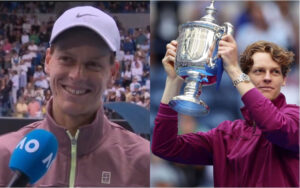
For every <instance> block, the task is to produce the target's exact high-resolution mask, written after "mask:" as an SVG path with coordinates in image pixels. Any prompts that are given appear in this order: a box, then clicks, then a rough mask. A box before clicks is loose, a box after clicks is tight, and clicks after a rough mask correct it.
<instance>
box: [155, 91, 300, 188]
mask: <svg viewBox="0 0 300 188" xmlns="http://www.w3.org/2000/svg"><path fill="white" fill-rule="evenodd" d="M242 101H243V102H244V104H245V107H243V108H242V109H241V110H242V113H243V116H244V118H245V120H242V119H239V120H235V121H233V122H232V121H224V122H223V123H221V124H220V125H219V126H218V127H217V128H215V129H212V130H210V131H209V132H207V133H204V132H197V133H189V134H185V135H180V136H179V135H177V132H178V129H177V113H176V112H175V111H173V110H172V109H171V108H169V107H168V106H167V105H165V104H161V105H160V108H159V112H158V114H157V117H156V120H155V125H156V126H155V128H154V133H153V141H152V152H153V153H154V154H156V155H158V156H160V157H162V158H164V159H167V160H170V161H174V162H179V163H185V164H195V165H196V164H197V165H213V166H214V186H232V187H236V186H260V187H261V186H269V187H275V186H282V187H291V186H292V187H299V106H296V105H289V104H286V101H285V97H284V95H283V94H280V95H279V96H278V97H277V98H276V99H275V100H273V101H272V102H271V101H270V100H269V99H267V98H265V97H264V96H263V95H262V94H261V93H260V92H259V91H258V90H257V89H256V88H254V89H251V90H250V91H248V92H247V93H246V94H245V95H243V97H242Z"/></svg>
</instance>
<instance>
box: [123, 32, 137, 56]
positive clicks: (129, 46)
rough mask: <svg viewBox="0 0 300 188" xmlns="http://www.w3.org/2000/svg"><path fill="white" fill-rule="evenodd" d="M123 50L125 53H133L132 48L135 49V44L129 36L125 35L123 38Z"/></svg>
mask: <svg viewBox="0 0 300 188" xmlns="http://www.w3.org/2000/svg"><path fill="white" fill-rule="evenodd" d="M123 50H124V52H125V54H127V53H128V52H129V54H133V52H134V50H135V44H134V42H133V40H132V39H131V37H129V36H127V37H126V38H125V41H124V43H123Z"/></svg>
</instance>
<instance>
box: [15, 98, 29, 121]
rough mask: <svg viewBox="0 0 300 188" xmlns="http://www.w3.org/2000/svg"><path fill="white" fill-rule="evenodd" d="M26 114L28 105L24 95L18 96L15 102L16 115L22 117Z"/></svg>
mask: <svg viewBox="0 0 300 188" xmlns="http://www.w3.org/2000/svg"><path fill="white" fill-rule="evenodd" d="M27 116H28V106H27V104H26V103H25V100H24V97H23V96H20V97H19V99H18V102H17V104H16V117H18V118H22V117H27Z"/></svg>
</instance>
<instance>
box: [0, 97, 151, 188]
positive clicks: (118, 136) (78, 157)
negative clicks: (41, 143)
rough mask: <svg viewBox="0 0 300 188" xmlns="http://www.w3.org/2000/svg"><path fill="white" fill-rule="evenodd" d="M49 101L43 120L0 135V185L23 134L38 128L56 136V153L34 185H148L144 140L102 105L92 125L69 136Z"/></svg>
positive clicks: (147, 151) (7, 175) (147, 152)
mask: <svg viewBox="0 0 300 188" xmlns="http://www.w3.org/2000/svg"><path fill="white" fill-rule="evenodd" d="M49 104H50V105H49ZM49 104H48V107H47V114H46V118H45V119H44V120H42V121H38V122H35V123H32V124H30V125H28V126H25V127H23V128H22V129H20V130H18V131H16V132H13V133H9V134H6V135H3V136H1V137H0V186H6V185H7V184H8V182H9V180H10V178H11V177H12V171H11V170H10V169H9V168H8V163H9V158H10V155H11V153H12V151H13V150H14V148H15V147H16V145H17V144H18V142H19V141H20V140H21V139H22V138H23V137H24V135H25V134H26V133H28V132H29V131H31V130H33V129H37V128H39V129H45V130H48V131H50V132H52V133H53V134H54V135H55V136H56V138H57V140H58V152H57V156H56V159H55V160H54V162H53V163H52V165H51V167H50V168H49V170H48V172H47V173H46V175H45V176H43V177H42V178H41V179H40V180H39V181H37V182H36V183H35V184H34V185H33V186H38V187H39V186H60V187H66V186H70V187H73V186H82V187H84V186H97V187H100V186H105V187H110V186H113V187H117V186H127V187H132V186H149V174H150V172H149V170H150V164H149V163H150V145H149V142H148V141H147V140H145V139H144V138H142V137H140V136H138V135H136V134H134V133H132V132H130V131H128V130H126V129H124V128H123V127H121V126H119V125H117V124H115V123H112V122H110V121H109V120H108V119H107V118H106V117H105V115H104V114H103V109H102V108H99V110H98V112H97V114H96V117H95V119H94V120H93V122H92V123H91V124H88V125H84V126H82V127H80V128H79V129H78V131H77V133H76V136H75V137H72V136H71V135H70V134H69V132H68V131H67V130H66V129H65V128H64V127H62V126H60V125H58V124H57V123H56V122H55V120H54V119H53V118H52V116H51V114H50V112H51V106H52V99H51V100H50V103H49ZM24 162H26V161H24Z"/></svg>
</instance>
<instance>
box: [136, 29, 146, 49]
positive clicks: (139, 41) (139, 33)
mask: <svg viewBox="0 0 300 188" xmlns="http://www.w3.org/2000/svg"><path fill="white" fill-rule="evenodd" d="M135 35H136V37H135V45H143V44H145V43H146V42H147V40H148V39H147V37H146V35H145V34H144V32H143V30H142V29H141V28H136V29H135Z"/></svg>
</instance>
